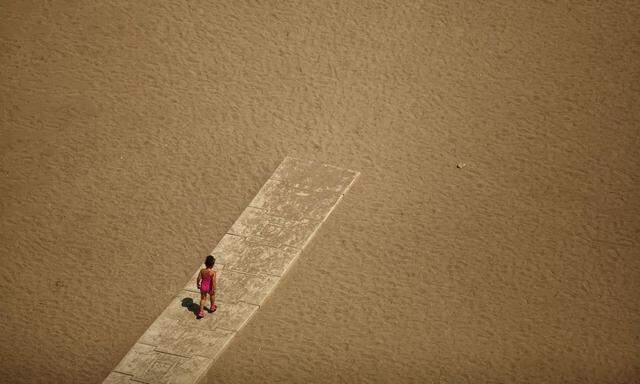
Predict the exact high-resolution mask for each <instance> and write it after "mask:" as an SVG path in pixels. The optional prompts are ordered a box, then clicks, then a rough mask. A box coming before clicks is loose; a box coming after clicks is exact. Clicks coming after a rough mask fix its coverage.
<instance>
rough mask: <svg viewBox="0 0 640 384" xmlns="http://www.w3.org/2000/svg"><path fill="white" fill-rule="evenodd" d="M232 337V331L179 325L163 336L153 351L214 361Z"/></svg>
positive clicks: (184, 324)
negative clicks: (200, 357)
mask: <svg viewBox="0 0 640 384" xmlns="http://www.w3.org/2000/svg"><path fill="white" fill-rule="evenodd" d="M232 335H233V332H232V331H225V330H223V329H214V330H207V329H196V328H193V327H191V326H190V325H189V324H187V323H180V325H179V326H177V327H176V328H175V329H173V330H171V331H170V332H168V333H167V334H166V335H163V337H162V338H161V341H160V345H158V346H157V347H156V348H155V350H156V351H158V352H164V353H170V354H173V355H180V356H184V357H193V356H202V357H206V358H210V359H214V358H215V357H216V356H217V355H218V353H220V352H222V350H223V349H224V347H225V346H226V344H227V342H229V340H231V337H232Z"/></svg>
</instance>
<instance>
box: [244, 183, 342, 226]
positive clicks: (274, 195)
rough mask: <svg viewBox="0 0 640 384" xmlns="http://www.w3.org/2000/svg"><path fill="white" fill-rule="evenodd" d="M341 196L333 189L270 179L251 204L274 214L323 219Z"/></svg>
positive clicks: (298, 218)
mask: <svg viewBox="0 0 640 384" xmlns="http://www.w3.org/2000/svg"><path fill="white" fill-rule="evenodd" d="M340 196H341V193H340V192H336V191H334V190H332V189H319V190H315V189H304V188H300V187H295V186H293V185H292V184H289V183H286V182H283V181H278V180H268V181H267V182H266V183H265V184H264V186H263V187H262V189H260V191H259V192H258V194H257V195H256V197H255V198H254V199H253V201H251V203H250V204H249V206H250V207H254V208H259V209H262V210H264V211H265V212H266V213H268V214H269V215H272V216H280V217H286V218H289V219H294V220H300V219H303V218H308V219H312V220H322V219H324V217H325V216H326V215H328V214H329V212H330V211H331V208H332V207H333V206H334V205H335V204H336V201H338V199H339V198H340Z"/></svg>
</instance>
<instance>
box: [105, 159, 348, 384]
mask: <svg viewBox="0 0 640 384" xmlns="http://www.w3.org/2000/svg"><path fill="white" fill-rule="evenodd" d="M358 174H359V173H358V172H355V171H351V170H347V169H342V168H337V167H333V166H328V165H322V164H318V163H314V162H310V161H304V160H298V159H294V158H290V157H287V158H285V159H284V160H283V162H282V163H281V164H280V166H279V167H278V168H277V169H276V171H275V172H274V174H273V176H272V177H271V179H269V180H267V182H266V183H265V184H264V186H263V187H262V189H261V190H260V191H259V192H258V194H257V195H256V197H255V198H254V199H253V201H252V202H251V203H250V204H249V206H248V207H247V208H246V209H245V211H244V212H243V213H242V214H241V215H240V217H239V218H238V219H237V220H236V222H235V223H234V224H233V225H232V227H231V228H230V229H229V231H228V233H227V234H226V235H225V236H224V237H223V238H222V239H221V240H220V242H219V243H218V245H217V246H216V248H215V249H214V250H213V251H212V254H213V255H214V256H215V257H216V266H215V269H216V270H217V272H218V274H217V276H218V280H217V284H218V289H217V296H216V302H217V303H218V310H217V311H216V312H215V313H213V314H209V313H207V315H206V316H205V317H204V318H202V319H196V317H195V311H196V310H197V308H198V305H199V300H200V294H199V292H198V290H197V288H196V278H197V275H198V273H199V271H196V273H194V275H193V276H192V278H191V279H190V280H189V282H188V283H187V285H186V286H185V287H184V288H183V289H182V290H181V291H180V292H179V293H178V295H177V296H176V297H175V298H174V299H173V300H172V301H171V303H170V304H169V305H168V306H167V308H166V309H165V310H164V311H163V312H162V313H161V314H160V316H159V317H158V318H157V319H156V320H155V321H154V322H153V323H152V324H151V325H150V326H149V328H148V329H147V330H146V331H145V333H144V334H143V335H142V336H141V337H140V338H139V339H138V342H137V343H136V344H135V345H134V346H133V347H132V348H131V350H130V351H129V352H128V353H127V354H126V356H124V358H123V359H122V360H121V361H120V363H119V364H118V365H117V366H116V367H115V369H114V370H113V371H112V372H111V373H110V374H109V376H108V377H107V378H106V379H105V381H104V383H109V384H120V383H127V382H142V383H172V384H173V383H176V384H177V383H180V384H183V383H184V384H187V383H196V382H198V381H199V380H200V379H201V378H203V376H204V374H205V373H206V371H207V370H208V369H209V367H211V365H212V364H213V362H214V361H215V359H216V358H217V357H218V356H219V355H220V354H221V353H222V352H223V351H224V349H225V347H226V346H227V345H228V344H229V342H230V341H231V339H232V338H233V336H234V335H235V333H236V332H238V331H239V330H240V329H241V328H242V327H243V326H244V325H245V324H246V323H247V322H248V321H249V320H250V318H251V316H253V314H254V313H255V312H256V311H257V310H258V309H259V308H260V305H262V303H263V302H264V301H265V299H266V298H267V296H268V295H269V294H270V293H271V292H272V291H273V289H274V288H275V286H276V285H277V284H278V281H279V280H280V278H281V276H282V275H283V274H284V273H286V271H287V270H288V268H289V266H290V265H291V264H292V263H293V262H294V261H295V259H296V258H297V257H298V256H299V255H300V253H301V251H302V249H303V248H304V247H305V245H306V244H307V243H308V242H309V241H310V240H311V238H312V237H313V235H314V234H315V232H316V231H317V230H318V228H319V227H320V225H321V224H322V222H323V221H324V220H325V219H326V218H327V216H328V215H329V214H330V213H331V211H332V210H333V208H334V207H335V206H336V204H337V203H338V202H339V201H340V199H341V197H342V196H343V195H344V193H346V192H347V190H348V189H349V187H350V186H351V184H352V183H353V182H354V181H355V179H356V178H357V177H358ZM208 306H209V304H207V305H206V307H208Z"/></svg>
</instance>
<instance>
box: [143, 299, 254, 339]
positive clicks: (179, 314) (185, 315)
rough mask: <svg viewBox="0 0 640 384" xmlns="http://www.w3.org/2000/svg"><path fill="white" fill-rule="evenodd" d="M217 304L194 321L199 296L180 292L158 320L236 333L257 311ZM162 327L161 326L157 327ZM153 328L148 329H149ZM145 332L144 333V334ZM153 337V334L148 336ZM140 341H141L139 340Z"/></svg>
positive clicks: (240, 305)
mask: <svg viewBox="0 0 640 384" xmlns="http://www.w3.org/2000/svg"><path fill="white" fill-rule="evenodd" d="M216 302H217V304H218V310H217V311H216V312H215V313H213V314H209V313H206V315H205V317H203V318H201V319H199V320H197V321H194V319H195V318H196V313H197V311H198V306H199V305H200V294H199V293H196V292H190V291H182V292H180V294H178V295H177V296H176V297H175V298H174V299H173V301H171V303H170V304H169V306H167V308H166V309H165V310H164V312H163V313H162V314H161V315H160V317H158V319H165V320H167V321H166V324H168V326H174V325H175V323H173V322H172V321H171V320H174V321H177V322H178V324H180V325H181V326H186V325H185V324H190V326H191V327H194V328H198V329H207V330H215V329H225V330H229V331H237V330H239V329H240V328H242V327H243V326H244V324H245V323H246V322H247V321H248V320H249V319H250V318H251V316H252V315H253V314H254V313H255V311H257V310H258V306H257V305H252V304H247V303H244V302H241V301H239V302H237V303H227V302H222V301H220V300H216ZM205 308H209V303H208V302H207V303H206V304H205ZM160 326H162V325H161V324H159V325H158V327H160ZM152 327H154V325H153V324H152V326H151V327H150V329H151V328H152ZM146 333H147V332H145V334H146ZM151 335H153V333H151V334H150V336H148V337H151ZM141 341H142V339H141ZM144 342H145V343H147V344H152V345H157V344H154V341H152V339H146V341H144Z"/></svg>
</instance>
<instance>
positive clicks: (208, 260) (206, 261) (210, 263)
mask: <svg viewBox="0 0 640 384" xmlns="http://www.w3.org/2000/svg"><path fill="white" fill-rule="evenodd" d="M215 263H216V259H214V258H213V256H211V255H209V256H207V258H206V259H204V265H206V266H207V268H211V267H213V264H215Z"/></svg>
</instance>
